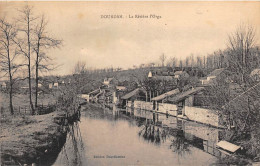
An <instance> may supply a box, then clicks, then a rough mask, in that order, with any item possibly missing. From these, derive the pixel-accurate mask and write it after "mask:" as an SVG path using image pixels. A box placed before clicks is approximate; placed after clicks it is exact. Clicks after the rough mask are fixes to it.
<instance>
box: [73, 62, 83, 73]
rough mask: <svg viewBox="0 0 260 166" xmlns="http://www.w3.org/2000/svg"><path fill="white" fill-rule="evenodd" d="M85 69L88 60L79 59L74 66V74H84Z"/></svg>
mask: <svg viewBox="0 0 260 166" xmlns="http://www.w3.org/2000/svg"><path fill="white" fill-rule="evenodd" d="M85 71H86V62H84V61H78V62H77V63H76V64H75V66H74V68H73V73H74V74H82V73H84V72H85Z"/></svg>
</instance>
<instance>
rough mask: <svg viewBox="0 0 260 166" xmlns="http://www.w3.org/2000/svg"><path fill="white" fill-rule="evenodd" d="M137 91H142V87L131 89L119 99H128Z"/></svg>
mask: <svg viewBox="0 0 260 166" xmlns="http://www.w3.org/2000/svg"><path fill="white" fill-rule="evenodd" d="M139 91H144V89H142V88H137V89H135V90H133V91H131V92H129V93H127V94H126V95H124V96H123V97H121V99H124V100H126V99H129V98H131V97H133V96H134V95H136V94H137V93H138V92H139Z"/></svg>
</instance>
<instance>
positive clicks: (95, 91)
mask: <svg viewBox="0 0 260 166" xmlns="http://www.w3.org/2000/svg"><path fill="white" fill-rule="evenodd" d="M99 93H100V89H96V90H93V91H91V92H90V93H88V95H89V101H92V102H94V101H96V99H95V98H94V97H95V96H96V95H97V94H99Z"/></svg>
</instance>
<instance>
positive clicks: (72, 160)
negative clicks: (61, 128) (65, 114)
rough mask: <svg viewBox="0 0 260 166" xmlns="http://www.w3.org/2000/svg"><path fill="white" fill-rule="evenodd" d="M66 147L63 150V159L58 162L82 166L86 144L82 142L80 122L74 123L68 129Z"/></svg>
mask: <svg viewBox="0 0 260 166" xmlns="http://www.w3.org/2000/svg"><path fill="white" fill-rule="evenodd" d="M67 132H68V134H67V139H66V145H65V146H64V147H63V148H62V150H61V154H62V155H59V156H62V157H61V158H58V159H57V160H60V161H62V163H63V164H65V165H78V166H81V165H82V159H83V155H84V150H85V148H84V144H83V141H82V136H81V131H80V127H79V122H74V123H73V124H71V125H69V126H68V128H67Z"/></svg>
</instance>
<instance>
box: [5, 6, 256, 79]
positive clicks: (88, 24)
mask: <svg viewBox="0 0 260 166" xmlns="http://www.w3.org/2000/svg"><path fill="white" fill-rule="evenodd" d="M25 4H26V3H25V2H0V16H4V15H5V16H6V17H8V18H11V17H13V16H17V14H18V13H17V11H16V9H18V8H21V7H22V6H24V5H25ZM30 5H33V6H34V13H35V14H36V15H37V14H41V13H44V14H45V15H46V16H47V17H48V20H49V25H48V30H49V32H50V33H51V35H52V36H55V37H56V38H59V39H62V40H63V47H61V48H60V49H56V50H49V51H48V54H49V55H50V56H52V57H53V58H55V62H57V63H58V64H62V66H61V67H60V68H59V69H58V70H57V71H56V72H55V73H56V74H61V75H63V74H70V73H71V71H72V68H73V66H74V65H75V63H76V62H77V61H78V60H81V61H86V64H87V66H88V67H92V68H104V67H110V66H113V67H122V68H125V69H127V68H130V67H133V65H140V64H142V63H150V62H158V61H159V60H158V59H159V56H160V55H162V54H163V53H164V54H165V55H166V56H167V58H168V59H169V58H170V57H177V58H185V57H186V56H189V55H191V54H194V55H195V56H196V55H206V54H207V53H212V52H213V51H215V50H218V49H223V48H225V47H226V43H227V42H226V40H227V34H229V33H230V32H232V31H234V30H235V28H236V27H237V26H238V25H239V24H240V23H241V22H246V23H247V22H248V23H250V24H252V25H254V26H256V27H258V29H257V33H258V36H259V34H260V31H259V29H260V19H259V16H260V2H55V3H54V2H31V3H30ZM111 14H117V15H123V18H122V19H102V18H101V15H111ZM136 14H137V15H148V16H150V15H151V14H152V15H153V14H155V15H157V16H160V17H161V18H160V19H157V18H144V19H141V18H128V17H129V15H133V16H135V15H136Z"/></svg>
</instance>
